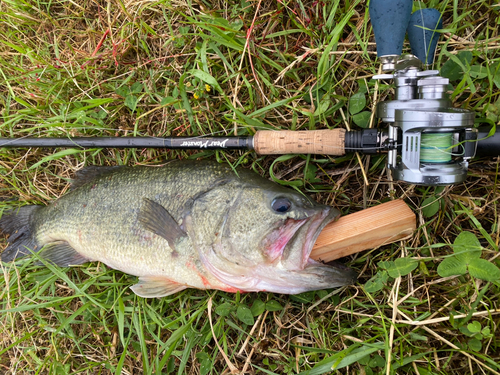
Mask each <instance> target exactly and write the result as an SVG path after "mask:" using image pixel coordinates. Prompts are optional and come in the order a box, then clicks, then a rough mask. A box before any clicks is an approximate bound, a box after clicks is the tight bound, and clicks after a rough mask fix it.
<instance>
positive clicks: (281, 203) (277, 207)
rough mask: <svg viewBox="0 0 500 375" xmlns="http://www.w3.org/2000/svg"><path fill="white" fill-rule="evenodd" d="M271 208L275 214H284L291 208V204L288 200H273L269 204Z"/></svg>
mask: <svg viewBox="0 0 500 375" xmlns="http://www.w3.org/2000/svg"><path fill="white" fill-rule="evenodd" d="M271 207H272V209H273V210H274V211H276V212H279V213H285V212H288V211H289V210H290V208H291V207H292V202H290V200H289V199H288V198H275V199H274V200H273V202H272V203H271Z"/></svg>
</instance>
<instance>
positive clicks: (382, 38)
mask: <svg viewBox="0 0 500 375" xmlns="http://www.w3.org/2000/svg"><path fill="white" fill-rule="evenodd" d="M412 6H413V0H371V1H370V6H369V12H370V18H371V23H372V26H373V32H374V34H375V42H376V44H377V56H378V57H379V59H380V60H381V62H382V70H384V71H386V70H392V69H394V62H395V60H396V59H397V58H398V57H399V55H401V52H402V50H403V42H404V40H405V35H406V29H407V27H408V22H409V21H410V16H411V10H412Z"/></svg>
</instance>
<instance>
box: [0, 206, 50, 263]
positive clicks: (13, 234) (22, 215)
mask: <svg viewBox="0 0 500 375" xmlns="http://www.w3.org/2000/svg"><path fill="white" fill-rule="evenodd" d="M42 207H43V206H23V207H21V208H19V209H16V210H13V211H9V212H7V213H4V214H3V215H2V218H1V219H0V233H3V234H6V235H8V238H7V243H8V244H9V246H7V248H6V249H5V250H4V251H3V253H2V261H3V262H10V261H12V260H14V259H17V258H20V257H23V256H26V255H30V254H31V253H32V251H35V252H36V251H38V250H40V249H41V246H38V244H37V243H36V240H35V238H34V234H33V232H32V230H33V228H32V217H33V215H35V214H36V211H38V210H39V209H40V208H42Z"/></svg>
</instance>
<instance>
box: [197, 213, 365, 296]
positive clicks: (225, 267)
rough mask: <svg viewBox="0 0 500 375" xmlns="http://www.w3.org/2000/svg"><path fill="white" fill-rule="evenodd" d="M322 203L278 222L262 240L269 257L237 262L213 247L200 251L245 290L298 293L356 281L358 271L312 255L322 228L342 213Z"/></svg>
mask: <svg viewBox="0 0 500 375" xmlns="http://www.w3.org/2000/svg"><path fill="white" fill-rule="evenodd" d="M320 207H321V208H320V209H319V210H318V207H317V206H316V207H315V208H314V209H311V211H310V212H307V213H306V215H307V217H305V218H300V219H293V218H287V219H285V220H283V221H282V222H280V223H279V224H277V225H276V226H275V227H274V228H273V229H272V230H271V231H270V233H269V234H268V235H267V236H266V237H265V238H264V240H263V242H262V243H261V246H262V245H264V256H265V258H266V261H264V262H262V263H257V264H245V265H243V264H236V263H234V262H232V261H230V260H228V259H226V258H223V257H219V256H217V254H216V252H215V251H214V249H213V248H212V249H211V251H210V252H209V253H207V254H203V253H201V254H200V259H201V261H202V263H203V264H204V266H205V268H206V269H207V270H208V271H209V272H210V273H211V274H212V275H213V276H215V277H216V278H217V279H218V280H219V281H221V282H223V283H225V284H227V285H229V286H232V287H234V288H237V289H239V290H241V291H245V292H257V291H267V292H274V293H284V294H297V293H303V292H307V291H312V290H320V289H330V288H337V287H341V286H345V285H351V284H354V283H355V282H356V279H357V275H356V273H355V272H354V271H352V270H351V269H349V268H347V267H345V266H343V265H341V264H331V263H330V264H323V263H320V262H317V261H315V260H312V259H310V258H309V256H310V255H311V251H312V248H313V246H314V243H315V242H316V239H317V238H318V236H319V234H320V232H321V231H322V230H323V228H324V227H325V226H326V225H328V223H330V222H332V221H334V220H335V219H336V218H338V216H339V215H340V212H339V211H337V210H335V209H333V208H330V207H327V206H320ZM261 249H262V248H261Z"/></svg>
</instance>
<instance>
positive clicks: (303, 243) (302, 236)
mask: <svg viewBox="0 0 500 375" xmlns="http://www.w3.org/2000/svg"><path fill="white" fill-rule="evenodd" d="M339 216H340V212H339V211H338V210H336V209H334V208H331V207H325V208H324V209H322V210H320V211H319V212H317V210H316V212H315V213H314V214H312V215H311V216H309V217H308V218H305V219H302V220H299V221H300V225H294V226H292V225H290V226H289V228H290V229H289V231H293V233H292V235H291V236H290V238H289V239H288V241H287V243H286V245H285V247H284V250H283V256H282V258H281V261H282V263H283V264H284V266H285V268H287V269H289V270H303V269H304V268H305V267H306V266H307V264H308V263H310V258H309V257H310V255H311V252H312V249H313V246H314V243H315V242H316V239H317V238H318V236H319V234H320V233H321V231H322V230H323V229H324V227H325V226H326V225H328V224H329V223H331V222H332V221H335V220H337V219H338V218H339Z"/></svg>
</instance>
